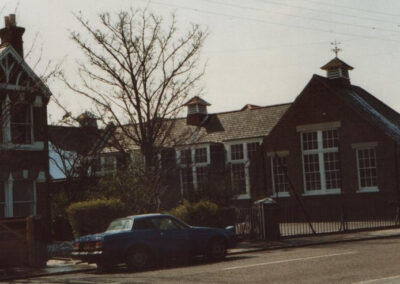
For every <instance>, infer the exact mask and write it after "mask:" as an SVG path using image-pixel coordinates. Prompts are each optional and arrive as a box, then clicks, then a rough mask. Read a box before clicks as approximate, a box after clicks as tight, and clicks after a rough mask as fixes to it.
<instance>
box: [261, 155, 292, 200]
mask: <svg viewBox="0 0 400 284" xmlns="http://www.w3.org/2000/svg"><path fill="white" fill-rule="evenodd" d="M267 156H268V157H270V160H271V177H272V197H289V196H290V192H289V191H285V192H279V191H278V192H277V191H276V185H275V184H276V181H275V174H274V158H285V159H286V167H287V166H288V165H287V159H288V157H289V151H279V152H275V153H272V152H271V153H267ZM287 178H288V177H286V179H287ZM289 186H290V184H289V180H288V187H289Z"/></svg>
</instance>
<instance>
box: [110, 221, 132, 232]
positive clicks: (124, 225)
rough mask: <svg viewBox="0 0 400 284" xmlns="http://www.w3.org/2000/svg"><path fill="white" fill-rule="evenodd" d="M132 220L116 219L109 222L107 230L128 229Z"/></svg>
mask: <svg viewBox="0 0 400 284" xmlns="http://www.w3.org/2000/svg"><path fill="white" fill-rule="evenodd" d="M132 225H133V220H132V219H127V218H125V219H117V220H114V221H112V222H111V223H110V225H109V226H108V228H107V232H108V231H130V230H131V229H132Z"/></svg>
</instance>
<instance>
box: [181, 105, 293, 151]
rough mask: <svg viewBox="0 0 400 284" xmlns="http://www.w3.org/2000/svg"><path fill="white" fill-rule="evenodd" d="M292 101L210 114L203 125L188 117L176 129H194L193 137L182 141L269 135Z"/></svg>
mask: <svg viewBox="0 0 400 284" xmlns="http://www.w3.org/2000/svg"><path fill="white" fill-rule="evenodd" d="M289 106H290V104H280V105H273V106H266V107H259V108H253V109H248V108H246V109H244V110H239V111H231V112H223V113H215V114H210V115H208V117H207V119H206V121H205V123H204V124H203V126H202V127H195V126H188V125H186V118H184V119H178V120H177V121H176V125H175V128H176V129H177V130H178V131H175V134H176V135H179V130H183V131H185V130H186V131H187V130H188V129H191V133H193V137H191V138H190V139H188V140H186V141H184V142H183V143H182V144H196V143H219V142H226V141H230V140H240V139H247V138H256V137H264V136H267V135H268V134H269V133H270V131H271V130H272V128H273V127H274V126H275V125H276V123H277V122H278V121H279V119H280V118H281V117H282V115H283V114H284V113H285V112H286V110H287V109H288V108H289Z"/></svg>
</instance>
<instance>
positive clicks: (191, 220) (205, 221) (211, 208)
mask: <svg viewBox="0 0 400 284" xmlns="http://www.w3.org/2000/svg"><path fill="white" fill-rule="evenodd" d="M168 213H169V214H171V215H174V216H176V217H178V218H179V219H182V220H183V221H185V222H186V223H188V224H189V225H193V226H207V227H220V226H221V218H220V216H219V215H220V214H219V213H220V210H219V208H218V205H217V204H215V203H213V202H211V201H207V200H202V201H199V202H196V203H190V202H188V201H185V202H184V203H183V204H182V205H179V206H178V207H176V208H174V209H172V210H171V211H169V212H168Z"/></svg>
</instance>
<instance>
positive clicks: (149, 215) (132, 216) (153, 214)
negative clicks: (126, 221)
mask: <svg viewBox="0 0 400 284" xmlns="http://www.w3.org/2000/svg"><path fill="white" fill-rule="evenodd" d="M161 216H168V217H170V216H171V215H168V214H161V213H150V214H140V215H131V216H127V217H126V218H130V219H136V220H138V219H145V218H153V217H161Z"/></svg>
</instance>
